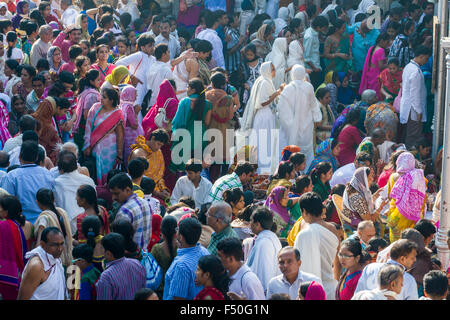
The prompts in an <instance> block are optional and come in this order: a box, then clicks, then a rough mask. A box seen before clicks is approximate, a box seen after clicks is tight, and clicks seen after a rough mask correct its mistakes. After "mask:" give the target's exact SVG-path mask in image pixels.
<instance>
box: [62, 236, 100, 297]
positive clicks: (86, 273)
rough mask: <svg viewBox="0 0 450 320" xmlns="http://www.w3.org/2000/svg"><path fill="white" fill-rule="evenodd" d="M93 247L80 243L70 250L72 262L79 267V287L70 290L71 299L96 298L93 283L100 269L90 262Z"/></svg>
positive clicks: (95, 281) (96, 279) (98, 276)
mask: <svg viewBox="0 0 450 320" xmlns="http://www.w3.org/2000/svg"><path fill="white" fill-rule="evenodd" d="M93 255H94V249H93V248H92V247H91V246H89V245H88V244H80V245H78V246H76V247H75V248H73V250H72V257H73V261H72V263H73V264H74V265H75V266H77V267H78V268H80V271H81V274H80V276H81V279H80V287H79V289H77V288H75V289H72V290H70V298H71V300H96V297H97V293H96V289H95V284H96V283H97V281H98V279H99V278H100V273H101V272H100V271H99V270H98V269H97V268H96V267H95V266H94V264H93V263H92V256H93Z"/></svg>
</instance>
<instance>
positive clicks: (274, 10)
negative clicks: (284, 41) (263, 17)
mask: <svg viewBox="0 0 450 320" xmlns="http://www.w3.org/2000/svg"><path fill="white" fill-rule="evenodd" d="M279 7H280V0H267V4H266V13H267V14H268V15H269V16H270V18H272V19H276V18H277V15H278V8H279Z"/></svg>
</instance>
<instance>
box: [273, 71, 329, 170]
mask: <svg viewBox="0 0 450 320" xmlns="http://www.w3.org/2000/svg"><path fill="white" fill-rule="evenodd" d="M305 76H306V71H305V68H304V67H303V66H301V65H295V66H294V67H293V68H292V70H291V78H292V79H293V80H292V81H291V83H289V85H287V86H286V87H285V88H284V90H283V91H282V92H281V95H280V98H279V102H278V105H277V108H278V114H279V119H280V127H281V128H282V130H283V132H284V133H285V134H286V135H287V137H288V144H289V145H296V146H299V147H300V149H301V152H302V153H304V154H305V155H306V166H307V167H308V166H309V164H310V163H311V161H312V160H313V159H314V122H320V121H322V112H321V111H320V106H319V104H318V102H317V99H316V97H315V96H314V88H313V86H312V85H311V84H310V83H309V82H307V81H305V80H304V79H305Z"/></svg>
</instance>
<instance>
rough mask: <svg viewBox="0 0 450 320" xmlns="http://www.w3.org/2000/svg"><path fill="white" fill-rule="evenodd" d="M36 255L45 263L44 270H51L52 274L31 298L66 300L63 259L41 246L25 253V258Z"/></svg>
mask: <svg viewBox="0 0 450 320" xmlns="http://www.w3.org/2000/svg"><path fill="white" fill-rule="evenodd" d="M34 256H39V258H40V259H41V262H42V264H43V265H44V272H48V271H50V274H49V276H48V278H47V280H45V282H43V283H41V284H40V285H39V286H38V287H37V288H36V290H35V291H34V292H33V295H32V296H31V298H30V300H64V298H65V297H66V278H65V276H64V268H63V266H62V263H61V259H55V257H53V256H52V255H51V254H48V253H47V252H45V250H44V249H43V248H42V247H41V246H39V247H37V248H35V249H33V250H31V251H30V252H27V253H26V254H25V258H26V259H28V260H30V259H31V258H32V257H34ZM27 266H28V264H27ZM27 266H25V268H26V267H27Z"/></svg>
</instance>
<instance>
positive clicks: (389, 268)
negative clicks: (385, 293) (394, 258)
mask: <svg viewBox="0 0 450 320" xmlns="http://www.w3.org/2000/svg"><path fill="white" fill-rule="evenodd" d="M403 273H404V270H403V269H402V268H401V267H400V266H398V265H395V264H387V265H385V266H383V267H382V268H381V270H380V272H379V273H378V283H379V285H380V287H381V288H385V287H387V286H388V285H389V284H390V283H392V281H395V280H397V279H398V278H399V277H400V276H403Z"/></svg>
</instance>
